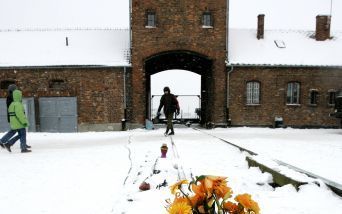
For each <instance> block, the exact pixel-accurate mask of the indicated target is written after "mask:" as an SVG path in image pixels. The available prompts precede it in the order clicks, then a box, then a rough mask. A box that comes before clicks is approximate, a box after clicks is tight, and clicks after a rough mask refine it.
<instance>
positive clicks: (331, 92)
mask: <svg viewBox="0 0 342 214" xmlns="http://www.w3.org/2000/svg"><path fill="white" fill-rule="evenodd" d="M336 92H337V91H336V90H329V91H328V106H335V100H336ZM332 94H333V96H331V95H332ZM332 98H333V99H332ZM331 101H332V102H331Z"/></svg>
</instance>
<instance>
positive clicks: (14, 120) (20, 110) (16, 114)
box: [8, 90, 28, 130]
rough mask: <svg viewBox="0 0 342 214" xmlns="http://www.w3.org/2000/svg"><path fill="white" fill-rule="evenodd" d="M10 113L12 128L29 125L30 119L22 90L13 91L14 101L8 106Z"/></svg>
mask: <svg viewBox="0 0 342 214" xmlns="http://www.w3.org/2000/svg"><path fill="white" fill-rule="evenodd" d="M8 113H9V116H10V125H11V129H12V130H16V129H21V128H26V127H28V120H27V117H26V115H25V111H24V105H23V103H22V93H21V91H19V90H14V91H13V102H12V103H11V105H10V106H9V107H8Z"/></svg>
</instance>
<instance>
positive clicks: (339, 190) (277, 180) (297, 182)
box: [193, 128, 342, 197]
mask: <svg viewBox="0 0 342 214" xmlns="http://www.w3.org/2000/svg"><path fill="white" fill-rule="evenodd" d="M193 129H194V130H196V131H199V132H201V133H204V134H206V135H209V136H211V137H213V138H216V139H219V140H220V141H222V142H225V143H227V144H229V145H230V146H232V147H235V148H238V149H239V150H240V151H241V152H246V153H248V154H249V155H247V156H246V161H247V162H248V165H249V167H259V168H260V170H261V171H262V172H268V173H270V174H272V176H273V181H274V185H275V186H284V185H287V184H292V185H293V186H295V187H296V189H298V188H299V186H301V185H304V184H308V183H309V182H313V183H315V184H317V185H320V183H321V182H320V181H322V182H323V183H324V184H325V185H326V186H328V187H329V188H330V189H331V190H332V191H333V192H334V193H336V194H337V195H339V196H341V197H342V185H341V184H339V183H336V182H334V181H331V180H329V179H326V178H324V177H322V176H319V175H316V174H314V173H311V172H309V171H306V170H304V169H301V168H299V167H296V166H293V165H291V164H288V163H285V162H283V161H280V160H276V159H273V161H274V162H275V163H276V164H278V165H279V166H281V167H284V168H288V169H291V170H293V171H295V172H298V173H302V174H305V175H306V176H307V177H309V179H307V180H304V181H303V180H301V179H296V178H293V177H290V176H288V175H286V174H283V173H281V172H280V171H279V170H278V169H274V167H272V166H267V164H264V163H262V162H261V161H259V160H258V159H257V158H256V157H257V156H258V154H257V153H255V152H253V151H251V150H248V149H246V148H243V147H241V146H238V145H236V144H234V143H231V142H229V141H227V140H225V139H222V138H220V137H217V136H215V135H213V134H210V133H207V132H204V131H202V130H201V129H198V128H193Z"/></svg>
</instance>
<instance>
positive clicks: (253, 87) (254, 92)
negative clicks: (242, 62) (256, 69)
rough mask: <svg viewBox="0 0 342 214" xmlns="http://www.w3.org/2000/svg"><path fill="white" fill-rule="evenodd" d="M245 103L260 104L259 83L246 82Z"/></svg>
mask: <svg viewBox="0 0 342 214" xmlns="http://www.w3.org/2000/svg"><path fill="white" fill-rule="evenodd" d="M246 93H247V105H251V104H260V83H259V82H256V81H253V82H247V91H246Z"/></svg>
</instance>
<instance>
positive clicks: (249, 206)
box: [166, 175, 260, 214]
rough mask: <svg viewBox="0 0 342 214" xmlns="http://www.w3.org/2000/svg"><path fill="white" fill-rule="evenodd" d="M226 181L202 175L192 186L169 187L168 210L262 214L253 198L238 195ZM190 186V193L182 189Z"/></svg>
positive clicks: (176, 212) (188, 213) (193, 213)
mask: <svg viewBox="0 0 342 214" xmlns="http://www.w3.org/2000/svg"><path fill="white" fill-rule="evenodd" d="M226 179H227V178H226V177H219V176H211V175H201V176H199V177H196V180H194V181H191V182H190V183H189V182H188V181H187V180H181V181H179V182H177V183H175V184H174V185H172V186H171V187H170V189H171V193H172V194H173V195H174V200H173V202H171V201H169V202H168V206H167V207H166V209H167V211H168V213H170V214H197V213H204V214H206V213H208V214H259V213H260V208H259V205H258V203H257V202H255V201H254V200H253V199H252V197H251V195H249V194H247V193H245V194H240V195H237V196H236V197H235V198H234V201H233V200H232V195H233V191H232V189H231V188H230V187H229V186H228V185H227V180H226ZM186 184H188V185H187V187H188V188H187V189H182V186H184V185H186Z"/></svg>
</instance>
